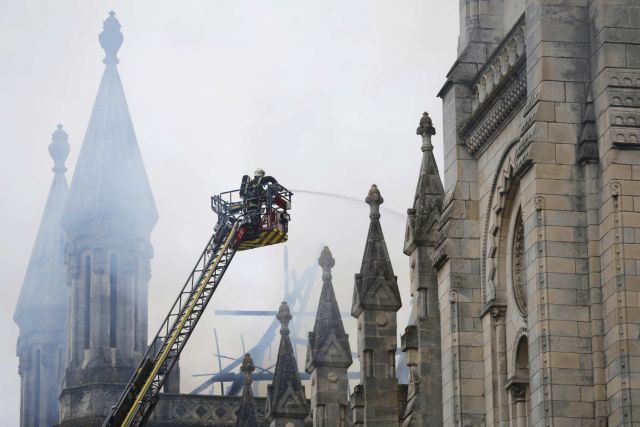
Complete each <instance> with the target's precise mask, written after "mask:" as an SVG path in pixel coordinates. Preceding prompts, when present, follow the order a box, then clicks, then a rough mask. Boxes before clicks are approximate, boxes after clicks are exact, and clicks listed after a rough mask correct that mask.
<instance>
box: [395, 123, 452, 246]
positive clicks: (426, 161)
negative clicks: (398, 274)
mask: <svg viewBox="0 0 640 427" xmlns="http://www.w3.org/2000/svg"><path fill="white" fill-rule="evenodd" d="M416 133H417V134H418V135H420V136H421V137H422V147H421V149H422V164H421V166H420V175H419V177H418V184H417V186H416V192H415V196H414V200H413V207H412V208H411V209H409V210H408V211H407V216H408V218H407V227H406V230H407V231H406V236H405V247H404V253H405V254H407V255H408V254H410V253H411V251H413V249H414V248H415V246H416V244H425V243H426V244H428V243H429V241H430V240H431V236H430V234H429V233H430V231H431V228H432V226H433V223H434V222H435V221H436V220H437V218H438V216H439V215H440V210H441V209H442V200H443V199H444V187H443V186H442V180H441V179H440V173H439V172H438V165H437V164H436V160H435V158H434V156H433V145H432V144H431V137H432V136H433V135H435V134H436V129H435V128H434V127H433V122H432V121H431V117H429V113H426V112H425V113H423V115H422V118H421V119H420V125H419V126H418V129H417V130H416Z"/></svg>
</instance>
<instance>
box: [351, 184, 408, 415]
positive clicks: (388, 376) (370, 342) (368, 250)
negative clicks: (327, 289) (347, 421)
mask: <svg viewBox="0 0 640 427" xmlns="http://www.w3.org/2000/svg"><path fill="white" fill-rule="evenodd" d="M383 201H384V200H383V198H382V196H381V195H380V191H378V187H376V186H375V185H373V186H371V189H370V190H369V194H368V195H367V198H366V202H367V203H368V204H369V207H370V214H369V218H370V220H371V222H370V224H369V234H368V235H367V242H366V245H365V248H364V255H363V256H362V266H361V268H360V273H358V274H356V276H355V285H354V288H353V303H352V306H351V315H352V316H353V317H355V318H356V319H357V323H358V356H359V357H360V387H357V389H356V390H355V391H354V395H353V396H352V406H354V407H355V408H356V409H355V410H354V413H353V414H352V418H353V422H354V424H364V425H367V426H380V427H382V426H390V425H397V423H398V419H399V414H398V380H397V378H396V349H397V346H398V339H397V335H396V334H397V321H396V312H397V311H398V310H399V309H400V307H401V306H402V303H401V301H400V291H399V290H398V281H397V278H396V276H395V275H394V274H393V268H392V266H391V261H390V260H389V253H388V251H387V245H386V243H385V240H384V235H383V234H382V227H381V225H380V205H381V204H382V203H383ZM360 403H361V404H362V406H359V405H360Z"/></svg>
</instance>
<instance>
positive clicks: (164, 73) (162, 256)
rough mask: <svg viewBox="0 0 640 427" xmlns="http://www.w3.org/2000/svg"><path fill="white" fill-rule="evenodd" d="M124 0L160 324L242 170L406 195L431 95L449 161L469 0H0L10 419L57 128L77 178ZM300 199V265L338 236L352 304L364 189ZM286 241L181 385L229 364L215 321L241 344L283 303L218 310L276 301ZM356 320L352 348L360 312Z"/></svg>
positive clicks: (11, 421) (241, 263) (392, 245)
mask: <svg viewBox="0 0 640 427" xmlns="http://www.w3.org/2000/svg"><path fill="white" fill-rule="evenodd" d="M111 9H113V10H115V11H116V13H117V15H116V17H117V18H118V19H119V20H120V23H121V24H122V32H123V33H124V37H125V39H124V44H123V46H122V48H121V49H120V53H119V57H120V65H119V66H118V68H119V71H120V75H121V77H122V80H123V84H124V89H125V92H126V95H127V98H128V102H129V109H130V111H131V115H132V118H133V122H134V126H135V129H136V134H137V137H138V141H139V144H140V149H141V151H142V155H143V158H144V162H145V165H146V169H147V173H148V175H149V180H150V183H151V186H152V189H153V192H154V195H155V198H156V203H157V206H158V211H159V215H160V220H159V222H158V224H157V226H156V228H155V230H154V231H153V234H152V244H153V246H154V249H155V256H154V259H153V260H152V274H153V277H152V279H151V283H150V301H149V308H150V310H149V311H150V319H149V326H150V330H151V332H155V330H156V328H157V327H158V325H159V322H160V320H161V317H162V316H164V314H165V313H166V311H167V310H168V308H169V304H170V302H172V301H173V299H174V298H175V295H176V292H177V289H178V288H179V287H180V286H181V285H182V283H183V281H184V279H185V278H186V276H187V274H188V273H189V271H190V269H191V267H192V265H193V263H194V262H195V260H196V256H197V255H199V253H200V251H201V250H202V246H203V245H204V244H205V242H206V241H207V239H208V237H209V233H210V230H211V227H212V225H213V223H214V221H215V216H214V215H213V213H212V212H211V211H210V210H209V197H210V195H211V194H214V193H218V192H222V191H225V190H229V189H232V188H235V187H237V186H238V185H239V181H240V177H241V176H242V175H243V174H244V173H250V172H252V171H253V170H254V169H255V168H256V167H257V166H260V167H262V168H264V169H265V170H266V171H267V173H268V174H272V175H274V176H275V177H276V178H278V179H279V181H280V182H281V183H282V184H283V185H285V186H287V187H290V188H295V189H302V190H317V191H326V192H335V193H340V194H344V195H347V196H352V197H356V198H358V199H360V200H364V197H365V196H366V194H367V191H368V189H369V187H370V185H371V184H372V183H376V184H377V185H378V186H379V188H380V191H381V193H382V195H383V197H384V199H385V204H384V205H383V206H384V207H387V208H390V209H393V210H395V211H398V212H403V213H404V212H406V209H407V208H408V207H410V206H411V203H412V197H413V193H414V190H415V184H416V179H417V174H418V170H419V164H420V159H421V152H420V149H419V147H420V140H419V137H417V136H416V135H415V129H416V127H417V124H418V121H419V118H420V116H421V114H422V112H423V111H429V112H430V113H431V115H432V117H433V119H434V123H435V126H436V129H437V131H438V135H436V137H435V141H434V143H435V147H436V148H435V150H436V158H437V160H438V162H439V164H440V165H441V159H442V149H441V148H442V144H441V132H440V131H441V129H442V120H441V115H442V108H441V103H440V100H439V99H437V98H436V94H437V92H438V90H439V89H440V87H441V86H442V84H443V83H444V81H445V75H446V73H447V71H448V69H449V68H450V66H451V65H452V64H453V61H454V59H455V51H456V40H457V34H458V18H457V9H458V2H457V1H452V0H447V1H442V0H349V1H337V0H324V1H309V0H307V1H304V0H295V1H294V0H290V1H284V0H281V1H257V0H255V1H238V0H227V1H222V0H208V1H204V0H201V1H182V2H168V1H150V0H145V1H142V0H138V1H135V2H132V1H112V0H110V1H101V2H97V1H86V0H76V1H70V0H57V1H44V0H41V1H33V0H20V1H9V0H0V58H1V59H0V61H1V62H0V65H1V66H0V94H1V95H0V96H1V97H0V129H2V142H1V143H0V144H1V147H2V155H1V156H0V182H1V184H0V191H1V194H0V196H1V197H2V203H1V204H0V206H1V209H0V224H1V226H2V230H1V231H2V239H0V250H1V252H0V256H1V259H2V261H1V262H2V264H1V265H2V276H1V283H2V298H1V299H0V307H1V316H2V317H1V318H0V322H2V324H3V325H4V326H5V327H4V328H2V329H0V338H1V339H2V342H3V343H4V345H3V346H2V347H1V348H0V361H1V362H2V363H1V364H0V383H1V384H2V385H3V391H2V392H1V393H2V397H3V398H2V399H0V415H1V416H2V420H3V422H2V424H3V425H7V426H9V425H18V408H19V393H18V391H19V377H18V374H17V371H18V359H17V358H16V356H15V344H16V338H17V335H18V328H17V326H16V325H15V323H14V322H13V320H12V315H13V310H14V307H15V303H16V300H17V297H18V293H19V290H20V287H21V285H22V281H23V278H24V273H25V268H26V265H27V262H28V258H29V254H30V252H31V248H32V245H33V242H34V239H35V234H36V231H37V226H38V224H39V221H40V217H41V214H42V208H43V206H44V203H45V200H46V196H47V192H48V189H49V186H50V183H51V180H52V178H53V173H52V172H51V167H52V160H51V158H50V157H49V155H48V153H47V145H48V144H49V142H50V134H51V133H52V132H53V131H54V130H55V125H56V124H57V123H58V122H61V123H63V124H64V127H65V130H66V131H67V133H68V134H69V143H70V144H71V154H70V157H69V161H68V162H67V167H68V168H69V172H68V174H67V178H68V180H69V181H70V180H71V176H72V173H73V166H74V164H75V161H76V158H77V155H78V152H79V150H80V145H81V142H82V139H83V137H84V132H85V129H86V126H87V122H88V119H89V114H90V112H91V108H92V105H93V101H94V98H95V95H96V91H97V88H98V83H99V81H100V77H101V75H102V71H103V68H104V65H103V64H102V58H103V56H104V54H103V51H102V49H101V48H100V46H99V44H98V40H97V35H98V33H99V32H100V31H101V29H102V21H103V20H104V19H106V17H107V12H108V11H109V10H111ZM441 170H442V169H441ZM291 214H292V223H291V226H290V241H289V243H288V248H289V254H290V263H291V266H292V268H294V269H295V270H296V271H297V272H298V273H302V272H303V271H304V270H305V269H306V268H307V267H308V266H310V265H312V264H314V263H316V259H317V255H318V250H319V248H320V247H321V245H322V244H327V245H329V246H330V248H331V250H332V252H333V255H334V258H335V259H336V266H335V269H334V274H333V276H334V281H333V283H334V287H335V290H336V294H337V298H338V303H339V305H340V308H341V310H342V311H349V310H350V307H351V296H352V289H353V275H354V273H356V272H357V271H359V268H360V261H361V257H362V250H363V247H364V243H365V239H366V231H367V227H368V206H367V205H366V204H365V203H364V201H363V202H362V203H360V204H358V203H353V202H347V201H343V200H337V199H329V198H318V197H312V196H309V195H305V194H297V195H296V196H294V205H293V210H292V212H291ZM382 226H383V229H384V233H385V236H386V238H387V244H388V247H389V252H390V253H391V257H392V262H393V265H394V269H395V273H396V275H397V276H398V283H399V286H400V288H401V292H402V293H403V294H402V296H403V303H404V307H403V309H402V310H401V312H400V314H399V319H400V320H399V326H400V328H399V329H400V331H399V332H401V331H402V330H403V329H404V326H405V323H406V319H407V315H408V307H409V304H408V299H409V294H408V289H409V285H408V259H407V257H406V256H404V255H403V254H402V240H403V237H404V226H405V219H404V218H403V217H401V218H400V217H395V216H393V215H390V214H388V213H386V214H385V212H383V216H382ZM282 252H283V247H282V246H281V245H280V246H274V247H271V248H266V249H261V250H257V251H250V252H244V253H241V254H239V255H238V256H237V257H236V258H235V259H234V262H233V265H232V266H231V267H230V269H229V271H228V272H227V276H226V277H225V280H224V283H223V285H222V286H221V287H220V289H219V291H218V292H217V293H216V295H215V296H214V299H213V301H212V303H211V305H210V307H209V309H208V311H207V313H205V315H204V317H203V321H202V322H201V323H200V324H199V327H198V330H197V331H196V333H195V334H194V336H192V338H191V341H190V342H189V344H188V346H187V348H186V349H185V352H184V353H183V357H182V359H181V368H182V390H183V391H184V392H187V391H190V390H191V389H193V388H194V387H195V386H196V385H197V384H198V383H199V382H198V381H196V380H195V379H194V378H192V377H191V375H192V374H193V373H201V372H213V371H215V370H216V369H217V366H216V363H214V356H213V355H214V351H215V350H214V349H215V348H214V344H213V333H212V330H213V327H216V328H217V330H218V334H219V338H220V342H221V347H222V352H223V353H225V354H228V355H230V356H239V355H240V352H241V348H240V338H239V334H243V335H244V338H245V341H246V343H247V347H250V346H251V345H252V344H253V343H254V342H255V341H256V340H257V339H258V338H259V337H260V336H261V334H262V331H263V328H264V325H266V324H267V323H269V322H270V320H271V319H265V318H260V319H238V318H230V317H221V316H214V314H213V311H214V310H215V309H262V310H276V309H277V307H278V305H279V303H280V301H281V300H282V297H283V285H282V283H283V277H284V276H283V269H282ZM319 283H320V280H319V277H318V278H317V284H316V288H315V292H314V293H313V297H312V299H311V301H310V304H309V307H308V309H310V310H311V311H315V310H316V304H317V298H318V295H319V291H320V286H319ZM312 320H313V319H308V320H306V321H305V325H303V326H302V328H301V329H302V331H303V333H304V332H306V331H307V330H309V329H311V328H312V323H311V321H312ZM296 321H302V319H299V318H296V317H295V316H294V319H293V322H296ZM344 321H345V326H346V327H347V329H348V331H349V333H350V334H351V345H352V350H353V351H355V350H356V346H355V327H354V326H355V319H351V318H345V319H344ZM274 351H275V349H274ZM299 354H301V357H304V351H300V353H299Z"/></svg>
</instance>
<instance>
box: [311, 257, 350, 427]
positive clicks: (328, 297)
mask: <svg viewBox="0 0 640 427" xmlns="http://www.w3.org/2000/svg"><path fill="white" fill-rule="evenodd" d="M318 264H319V265H320V266H321V267H322V292H321V293H320V302H319V303H318V311H317V313H316V320H315V325H314V327H313V331H312V332H309V341H308V342H307V361H306V371H307V373H309V374H311V409H312V413H313V425H314V426H316V427H329V426H336V427H347V425H348V414H347V412H348V407H349V378H348V376H347V370H348V369H349V366H351V364H352V363H353V359H352V358H351V347H350V346H349V335H347V334H346V333H345V331H344V325H343V324H342V316H341V315H340V309H339V307H338V302H337V301H336V296H335V293H334V292H333V284H332V282H331V269H332V268H333V266H334V265H335V260H334V259H333V256H331V251H330V250H329V248H328V247H326V246H325V247H324V248H323V249H322V252H321V253H320V258H319V259H318Z"/></svg>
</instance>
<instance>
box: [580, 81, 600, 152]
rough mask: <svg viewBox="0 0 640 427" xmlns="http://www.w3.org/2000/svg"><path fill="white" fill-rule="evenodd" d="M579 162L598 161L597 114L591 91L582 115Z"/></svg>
mask: <svg viewBox="0 0 640 427" xmlns="http://www.w3.org/2000/svg"><path fill="white" fill-rule="evenodd" d="M577 158H578V163H585V162H594V161H595V162H597V161H598V159H599V155H598V133H597V130H596V115H595V111H594V109H593V99H592V98H591V92H589V94H588V95H587V103H586V105H585V110H584V114H583V115H582V126H581V130H580V140H579V141H578V155H577Z"/></svg>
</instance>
